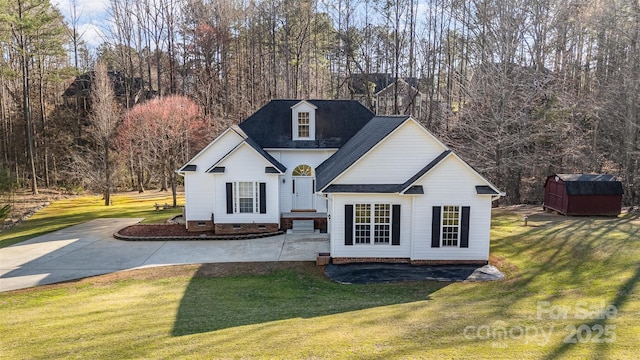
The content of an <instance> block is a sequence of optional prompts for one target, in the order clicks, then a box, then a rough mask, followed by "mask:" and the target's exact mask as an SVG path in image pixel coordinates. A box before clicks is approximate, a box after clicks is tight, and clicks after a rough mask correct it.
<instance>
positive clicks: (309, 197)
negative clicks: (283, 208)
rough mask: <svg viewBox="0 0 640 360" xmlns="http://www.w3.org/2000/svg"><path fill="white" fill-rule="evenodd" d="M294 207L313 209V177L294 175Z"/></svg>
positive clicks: (297, 208) (296, 208)
mask: <svg viewBox="0 0 640 360" xmlns="http://www.w3.org/2000/svg"><path fill="white" fill-rule="evenodd" d="M293 209H294V210H313V209H314V207H313V177H311V176H294V177H293Z"/></svg>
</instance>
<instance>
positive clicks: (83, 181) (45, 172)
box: [0, 0, 640, 204]
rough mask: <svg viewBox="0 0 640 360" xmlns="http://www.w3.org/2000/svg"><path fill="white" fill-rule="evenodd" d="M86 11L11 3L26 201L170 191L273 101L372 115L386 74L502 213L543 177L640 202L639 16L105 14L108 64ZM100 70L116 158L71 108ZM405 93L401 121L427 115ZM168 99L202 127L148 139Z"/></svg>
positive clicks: (274, 5) (571, 4)
mask: <svg viewBox="0 0 640 360" xmlns="http://www.w3.org/2000/svg"><path fill="white" fill-rule="evenodd" d="M77 10H78V8H77V6H75V3H74V2H72V9H70V11H69V13H70V14H71V16H70V17H69V18H67V19H64V18H63V17H62V16H61V13H60V9H57V8H56V7H55V6H53V5H51V3H50V2H49V0H9V1H5V2H2V3H0V20H1V21H0V44H1V45H2V48H1V49H2V56H1V57H0V69H1V71H0V131H1V132H2V135H1V136H0V166H2V167H3V168H5V169H6V171H8V172H9V173H11V174H12V176H13V177H14V178H15V179H16V181H18V182H19V183H20V185H21V186H30V187H31V189H32V191H37V187H38V186H44V187H67V188H73V187H84V188H91V187H92V186H95V187H97V188H100V189H101V188H104V181H102V183H101V182H100V181H97V180H95V181H93V180H90V179H88V176H87V173H88V172H89V169H93V171H91V173H92V174H99V173H100V172H101V171H108V172H111V173H112V174H111V175H112V176H111V178H110V182H111V185H109V186H110V187H113V186H119V187H121V188H135V189H138V190H143V189H145V188H148V187H158V188H164V189H167V188H168V187H170V186H171V185H172V184H173V183H175V182H176V181H177V179H174V172H173V169H175V167H177V166H179V165H180V163H181V162H184V161H186V159H188V158H189V157H190V156H192V155H193V154H194V153H195V152H196V151H198V150H199V149H198V147H199V146H202V145H201V144H202V143H206V141H208V140H211V139H212V138H214V137H215V136H216V135H217V134H218V133H220V132H221V131H222V130H224V129H225V128H226V127H227V126H228V125H229V124H233V123H237V122H239V121H241V120H243V119H244V118H246V117H247V116H249V115H250V114H251V113H253V112H254V111H255V110H257V109H258V108H260V107H261V106H263V105H264V104H265V103H266V102H267V101H269V100H271V99H274V98H306V99H309V98H311V99H313V98H320V99H350V98H351V99H358V100H360V101H362V102H363V104H364V105H365V106H368V107H370V108H372V109H374V108H375V104H374V103H372V99H374V97H372V94H373V93H374V92H376V91H379V90H380V89H379V88H375V87H373V86H371V85H372V84H373V83H374V82H375V81H374V79H375V76H376V74H384V75H386V76H388V77H389V78H390V79H393V80H397V79H405V80H407V81H408V82H409V83H410V84H412V85H413V86H414V87H416V88H417V89H418V90H419V94H421V98H420V104H419V105H420V106H421V111H420V114H421V115H420V116H419V119H418V120H419V121H420V122H421V123H423V124H424V125H425V126H426V127H427V128H428V129H429V130H430V131H432V132H433V133H435V134H436V135H437V136H439V137H441V138H443V139H445V142H446V143H447V144H450V145H451V147H452V148H453V149H454V150H456V151H457V152H458V153H460V154H461V155H462V157H463V158H465V159H466V160H467V161H468V162H469V163H470V164H471V165H472V166H474V167H475V168H476V169H478V170H479V171H480V172H481V173H483V174H485V175H486V176H487V177H488V178H489V179H490V180H491V181H492V182H494V183H495V184H496V185H497V186H498V187H499V188H501V189H502V190H504V191H506V192H507V194H508V195H507V198H506V201H507V202H508V203H523V202H524V203H540V202H541V199H542V185H543V183H544V180H545V178H546V176H547V175H550V174H553V173H572V172H578V173H583V172H584V173H589V172H593V173H600V172H607V173H612V174H614V175H617V176H618V177H620V179H621V180H622V182H623V184H624V187H625V202H626V203H628V204H638V203H639V202H640V198H639V196H640V189H639V188H638V185H637V182H638V179H639V176H640V173H639V172H640V169H639V164H638V155H640V147H639V146H640V145H639V144H638V137H639V135H640V113H639V107H640V4H639V3H638V2H637V1H636V0H562V1H561V0H526V1H525V0H469V1H463V0H398V1H388V0H302V1H293V0H254V1H246V0H138V1H133V0H110V1H109V17H110V19H111V22H110V28H109V29H107V34H106V36H105V41H104V43H103V44H102V45H100V46H99V47H98V48H97V49H90V48H88V47H87V45H86V44H85V43H84V39H83V34H82V33H81V32H80V31H79V24H80V23H81V21H82V13H81V12H79V11H77ZM98 62H100V63H103V64H105V66H106V68H107V69H108V70H109V71H111V73H112V74H115V73H117V74H119V75H118V76H121V78H122V79H123V80H122V84H121V85H122V91H121V94H119V96H118V99H119V105H118V106H119V110H118V111H117V113H118V121H117V122H116V126H115V129H114V131H113V134H112V137H111V138H110V141H109V143H108V144H107V145H105V144H106V143H105V142H104V141H102V142H101V141H99V140H98V139H97V138H96V137H95V136H94V134H95V123H96V120H95V118H92V115H91V114H92V111H93V109H92V107H91V101H90V102H89V105H88V106H86V105H85V103H84V102H80V101H77V100H79V99H75V100H76V101H68V100H69V99H66V100H65V99H63V97H62V96H61V94H63V93H64V92H65V89H67V87H68V86H69V84H70V83H71V81H72V80H73V79H74V77H75V76H78V75H81V74H84V73H87V72H91V71H93V69H94V66H95V64H96V63H98ZM397 83H398V82H397V81H395V82H392V85H391V86H392V87H393V89H394V97H395V99H394V106H393V110H394V111H393V112H394V113H398V114H400V113H409V114H417V112H416V106H417V104H416V102H412V103H410V105H409V106H401V101H399V98H400V97H401V96H402V95H401V94H400V92H399V90H398V89H399V87H398V86H397ZM141 88H142V89H143V90H144V91H141ZM77 96H79V95H77ZM174 96H183V98H179V99H183V100H182V101H183V102H185V103H184V104H183V105H184V106H187V104H186V102H187V101H192V102H193V103H194V104H195V105H194V106H196V108H197V114H195V115H189V116H190V117H188V122H190V121H192V122H194V123H195V124H196V126H195V129H191V130H187V128H188V127H189V126H187V124H184V125H181V126H183V127H182V128H180V129H173V128H172V129H171V131H170V132H165V133H161V132H154V131H145V129H146V128H147V127H149V128H150V127H151V126H152V122H151V121H150V120H149V121H147V120H145V119H148V118H150V117H138V118H135V116H138V115H135V114H136V111H137V112H139V113H142V114H144V113H146V114H152V113H153V111H155V110H152V109H146V110H144V111H143V110H137V108H140V109H142V108H143V106H146V105H145V103H147V102H150V100H149V99H152V98H153V99H154V100H153V101H155V102H159V104H160V105H158V104H156V105H157V107H159V108H162V107H163V106H164V105H163V104H164V101H168V100H167V98H171V97H174ZM70 103H72V105H70ZM151 104H153V103H151ZM172 106H173V105H172ZM176 106H178V105H176ZM154 116H156V117H157V116H158V115H154ZM134 118H135V119H136V120H133V121H132V120H131V119H134ZM169 121H170V122H171V123H176V124H177V123H181V124H182V120H180V121H178V120H176V119H170V120H169ZM156 123H161V122H159V121H158V122H156ZM162 126H168V125H166V124H165V125H160V128H161V127H162ZM176 133H178V135H176ZM143 134H144V135H148V136H147V137H146V138H145V139H140V138H137V136H139V135H143ZM174 137H175V138H176V139H178V140H177V141H175V142H169V141H168V139H169V138H171V139H174ZM101 144H102V145H101ZM104 146H108V148H110V149H112V150H115V151H112V153H111V154H110V155H106V156H108V158H107V160H108V161H110V162H112V163H109V164H111V167H110V168H108V170H105V167H104V166H98V165H97V164H98V163H99V161H98V162H96V161H93V160H91V155H90V154H95V151H96V149H100V148H103V147H104ZM105 154H106V153H105ZM90 160H91V161H90ZM101 169H103V170H101ZM100 178H102V179H104V176H102V177H100ZM97 183H101V184H102V185H95V184H97Z"/></svg>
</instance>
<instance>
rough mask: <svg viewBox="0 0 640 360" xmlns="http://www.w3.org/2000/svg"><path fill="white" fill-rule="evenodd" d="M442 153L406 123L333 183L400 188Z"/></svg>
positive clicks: (420, 130) (429, 137)
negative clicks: (396, 186)
mask: <svg viewBox="0 0 640 360" xmlns="http://www.w3.org/2000/svg"><path fill="white" fill-rule="evenodd" d="M444 150H446V149H445V147H444V146H443V145H442V144H440V143H439V142H438V141H437V140H436V139H435V138H434V137H433V136H432V135H430V134H429V133H427V131H426V130H425V129H424V128H422V126H420V125H418V124H417V123H415V122H414V121H411V120H409V121H406V122H405V123H404V124H402V125H401V126H400V127H399V128H398V129H396V131H395V132H394V133H392V134H391V135H390V136H389V137H388V138H387V139H385V140H383V141H382V143H380V144H378V145H377V146H376V147H375V148H374V149H372V150H371V151H370V152H369V153H368V154H367V155H365V156H364V157H363V158H361V159H360V160H358V161H357V162H356V163H355V164H354V165H353V166H352V167H351V168H350V169H348V170H347V171H346V172H345V173H344V174H342V175H341V176H339V177H338V178H337V179H335V180H334V181H333V183H334V184H402V183H404V182H405V181H407V180H409V179H410V178H411V177H412V176H413V175H415V174H416V173H417V172H418V171H420V169H422V168H424V167H425V166H426V165H427V164H428V163H429V162H430V161H431V160H433V159H434V158H435V157H437V156H438V155H440V154H441V153H442V152H443V151H444Z"/></svg>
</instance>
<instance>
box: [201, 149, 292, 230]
mask: <svg viewBox="0 0 640 360" xmlns="http://www.w3.org/2000/svg"><path fill="white" fill-rule="evenodd" d="M218 166H221V167H224V168H225V170H224V173H218V174H212V176H214V177H215V181H214V184H213V185H214V189H215V194H216V197H217V199H216V201H215V202H214V204H213V213H214V214H215V222H216V223H218V224H230V223H253V222H255V223H269V224H276V223H280V206H279V200H278V174H267V173H265V167H267V166H272V165H271V163H269V162H268V161H267V160H265V159H264V158H263V157H262V156H260V155H259V154H258V153H257V152H256V151H255V150H254V149H253V148H251V146H249V145H248V144H243V145H241V146H240V147H239V148H238V149H236V150H235V151H234V152H233V153H231V154H230V155H229V156H228V157H227V158H226V159H224V160H223V161H222V162H220V163H219V164H218ZM236 181H250V182H258V183H265V184H266V203H267V209H266V210H267V212H266V213H265V214H260V213H250V214H227V201H226V191H227V188H226V184H227V183H233V182H236Z"/></svg>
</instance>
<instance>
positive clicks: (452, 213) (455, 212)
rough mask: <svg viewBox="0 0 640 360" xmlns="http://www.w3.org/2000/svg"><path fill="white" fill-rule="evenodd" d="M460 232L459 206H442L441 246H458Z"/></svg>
mask: <svg viewBox="0 0 640 360" xmlns="http://www.w3.org/2000/svg"><path fill="white" fill-rule="evenodd" d="M459 234H460V207H459V206H443V207H442V246H458V239H459Z"/></svg>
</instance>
